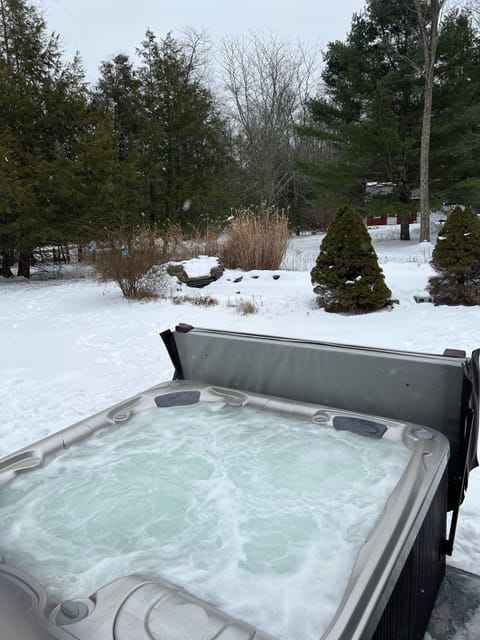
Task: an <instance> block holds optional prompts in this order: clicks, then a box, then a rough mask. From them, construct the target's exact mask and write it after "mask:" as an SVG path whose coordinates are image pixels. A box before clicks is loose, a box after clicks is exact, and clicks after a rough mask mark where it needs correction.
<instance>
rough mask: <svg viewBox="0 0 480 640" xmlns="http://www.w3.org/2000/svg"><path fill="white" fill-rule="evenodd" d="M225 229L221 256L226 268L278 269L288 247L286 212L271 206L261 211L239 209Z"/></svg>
mask: <svg viewBox="0 0 480 640" xmlns="http://www.w3.org/2000/svg"><path fill="white" fill-rule="evenodd" d="M234 216H235V217H234V219H233V220H232V222H231V223H230V226H229V228H228V230H227V237H226V239H225V242H224V243H223V245H222V247H221V250H220V260H221V262H222V264H223V265H224V266H225V267H226V268H227V269H243V270H244V271H250V270H251V269H269V270H273V269H279V268H280V265H281V263H282V260H283V257H284V255H285V252H286V250H287V247H288V242H289V239H290V232H289V230H288V217H287V215H286V214H285V213H284V212H282V211H279V210H278V209H276V208H275V207H272V208H270V209H267V211H266V212H264V213H263V214H261V215H260V214H256V213H255V212H254V211H253V210H252V209H240V210H238V211H236V212H235V214H234Z"/></svg>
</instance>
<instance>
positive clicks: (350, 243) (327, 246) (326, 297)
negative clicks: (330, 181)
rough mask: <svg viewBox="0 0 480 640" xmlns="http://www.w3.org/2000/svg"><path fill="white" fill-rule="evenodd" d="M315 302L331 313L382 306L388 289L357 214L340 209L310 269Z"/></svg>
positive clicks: (388, 291) (346, 209)
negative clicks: (315, 297) (315, 296)
mask: <svg viewBox="0 0 480 640" xmlns="http://www.w3.org/2000/svg"><path fill="white" fill-rule="evenodd" d="M310 275H311V279H312V284H313V285H315V286H314V289H313V290H314V292H315V293H316V294H317V302H318V305H319V306H320V307H323V308H324V309H325V311H329V312H332V313H368V312H370V311H376V310H377V309H381V308H382V307H385V306H386V305H387V304H388V303H389V302H390V296H391V291H390V289H389V288H388V287H387V285H386V284H385V280H384V275H383V272H382V269H381V268H380V266H379V264H378V258H377V254H376V253H375V249H374V248H373V246H372V241H371V238H370V235H369V233H368V231H367V227H366V226H365V224H364V222H363V220H362V218H361V217H360V215H359V214H358V213H357V212H356V211H355V210H353V209H352V208H350V207H344V208H342V209H340V210H339V211H338V213H337V215H336V216H335V218H334V220H333V222H332V223H331V224H330V226H329V227H328V230H327V234H326V236H325V238H324V239H323V241H322V244H321V246H320V253H319V255H318V258H317V261H316V264H315V267H314V268H313V269H312V271H311V274H310Z"/></svg>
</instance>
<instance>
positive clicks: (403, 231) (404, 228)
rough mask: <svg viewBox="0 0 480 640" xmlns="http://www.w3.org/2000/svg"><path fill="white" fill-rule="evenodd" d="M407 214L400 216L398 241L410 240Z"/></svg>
mask: <svg viewBox="0 0 480 640" xmlns="http://www.w3.org/2000/svg"><path fill="white" fill-rule="evenodd" d="M408 217H409V215H408V213H407V214H402V217H401V219H400V240H410V223H409V222H408Z"/></svg>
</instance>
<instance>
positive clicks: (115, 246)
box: [92, 230, 164, 299]
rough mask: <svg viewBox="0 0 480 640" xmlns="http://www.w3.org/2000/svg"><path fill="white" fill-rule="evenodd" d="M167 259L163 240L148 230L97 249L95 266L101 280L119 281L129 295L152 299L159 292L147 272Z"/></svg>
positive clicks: (93, 262) (123, 290) (124, 293)
mask: <svg viewBox="0 0 480 640" xmlns="http://www.w3.org/2000/svg"><path fill="white" fill-rule="evenodd" d="M163 258H164V253H163V249H162V245H161V243H159V242H158V241H157V238H156V236H155V234H154V233H153V232H151V231H148V230H147V231H143V232H141V233H140V234H139V235H138V236H136V237H135V238H129V239H125V238H124V239H119V238H116V239H112V240H110V242H109V243H107V245H106V246H103V247H101V249H100V250H99V251H97V252H96V255H95V256H94V258H93V259H92V266H93V268H94V270H95V273H96V275H97V278H98V279H99V280H100V281H101V282H115V283H116V284H117V285H118V286H119V287H120V289H121V291H122V293H123V295H124V296H125V298H128V299H152V298H156V297H157V293H156V292H155V289H154V286H153V285H152V283H151V282H150V281H149V280H148V279H147V274H148V273H149V272H150V271H151V270H152V268H153V267H154V266H155V265H157V264H159V263H161V262H162V261H163Z"/></svg>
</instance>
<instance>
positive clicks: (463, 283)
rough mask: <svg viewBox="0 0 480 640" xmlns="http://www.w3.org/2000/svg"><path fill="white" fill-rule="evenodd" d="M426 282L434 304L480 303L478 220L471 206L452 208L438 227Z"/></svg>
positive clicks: (479, 233)
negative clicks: (445, 219) (439, 227)
mask: <svg viewBox="0 0 480 640" xmlns="http://www.w3.org/2000/svg"><path fill="white" fill-rule="evenodd" d="M431 264H432V266H433V268H434V269H435V271H436V272H437V273H438V275H437V276H432V277H431V278H430V279H429V282H428V291H429V293H430V295H431V296H432V298H433V301H434V303H435V304H446V305H466V306H472V305H478V304H480V220H479V219H478V217H477V215H476V214H475V212H474V211H473V209H471V208H469V207H468V208H466V209H462V208H460V207H456V208H455V209H454V210H453V211H452V212H451V213H450V214H449V216H448V219H447V221H446V222H445V224H444V225H443V227H442V228H441V230H440V233H439V234H438V237H437V242H436V244H435V248H434V250H433V253H432V260H431Z"/></svg>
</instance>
